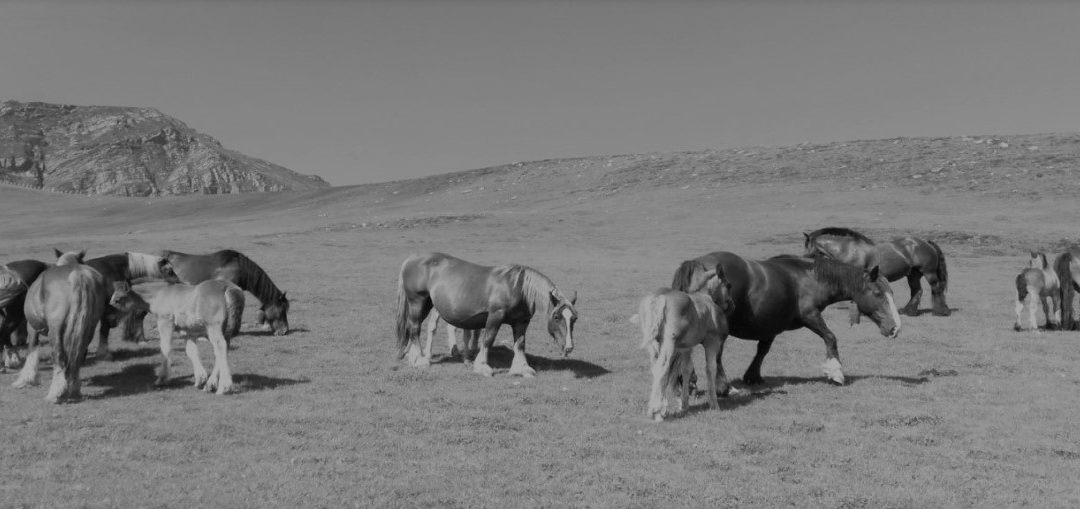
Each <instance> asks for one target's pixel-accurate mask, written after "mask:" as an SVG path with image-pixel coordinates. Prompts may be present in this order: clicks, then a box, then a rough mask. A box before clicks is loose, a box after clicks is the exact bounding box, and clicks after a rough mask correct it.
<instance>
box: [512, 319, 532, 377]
mask: <svg viewBox="0 0 1080 509" xmlns="http://www.w3.org/2000/svg"><path fill="white" fill-rule="evenodd" d="M528 326H529V325H528V324H524V325H522V324H515V325H513V326H512V327H511V328H512V329H513V331H514V360H513V361H512V362H511V363H510V375H511V376H513V375H521V376H523V377H525V378H532V377H534V376H536V370H535V369H533V368H531V367H529V362H528V359H526V358H525V329H527V328H528Z"/></svg>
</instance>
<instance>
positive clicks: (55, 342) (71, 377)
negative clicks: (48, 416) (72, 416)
mask: <svg viewBox="0 0 1080 509" xmlns="http://www.w3.org/2000/svg"><path fill="white" fill-rule="evenodd" d="M84 256H85V252H79V253H66V254H63V255H61V256H60V257H59V259H58V260H57V261H56V265H55V266H52V267H49V268H47V269H45V271H44V272H42V273H41V275H40V276H39V277H38V278H37V280H35V281H34V283H33V284H31V285H30V289H29V290H27V292H26V305H25V307H24V312H25V314H26V321H27V325H28V326H29V332H30V334H29V347H30V353H29V354H28V355H27V357H26V362H25V363H24V364H23V368H22V371H21V372H20V373H19V377H18V379H16V380H15V383H14V384H12V385H14V386H15V387H25V386H27V385H37V384H38V362H39V355H40V354H39V351H38V350H39V348H38V343H39V339H40V337H39V336H40V335H41V334H49V335H51V336H52V351H53V378H52V385H51V387H50V388H49V393H48V395H47V396H45V399H46V400H48V401H51V402H53V403H59V402H60V400H61V399H64V398H69V399H78V398H79V397H80V392H79V389H80V387H79V385H80V384H79V368H80V367H82V364H83V362H84V361H85V360H86V348H87V346H88V345H89V344H90V341H91V340H93V339H94V329H95V328H96V327H97V324H98V321H100V320H101V317H102V315H104V313H105V306H106V305H107V301H108V295H107V293H106V292H107V290H106V287H105V277H104V276H102V275H101V274H100V273H98V271H96V270H94V268H93V267H90V266H88V265H83V264H82V261H83V257H84Z"/></svg>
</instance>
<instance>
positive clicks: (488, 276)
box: [397, 253, 577, 377]
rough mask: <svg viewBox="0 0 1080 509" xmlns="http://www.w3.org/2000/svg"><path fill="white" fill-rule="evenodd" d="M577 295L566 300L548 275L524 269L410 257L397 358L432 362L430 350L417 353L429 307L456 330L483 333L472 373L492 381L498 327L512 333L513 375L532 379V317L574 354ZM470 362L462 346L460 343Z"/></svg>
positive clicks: (401, 283)
mask: <svg viewBox="0 0 1080 509" xmlns="http://www.w3.org/2000/svg"><path fill="white" fill-rule="evenodd" d="M576 300H577V293H576V292H575V293H574V296H573V297H571V298H569V299H568V298H566V296H565V295H563V293H562V292H561V291H559V290H558V288H556V287H555V283H553V282H552V281H551V280H550V279H548V277H547V276H545V275H543V274H541V273H540V272H539V271H537V270H536V269H532V268H529V267H525V266H523V265H502V266H499V267H485V266H482V265H475V264H472V263H469V262H467V261H464V260H461V259H459V258H454V257H453V256H450V255H447V254H443V253H428V254H423V255H411V256H409V257H408V258H406V259H405V262H404V263H402V264H401V273H400V274H399V276H398V309H397V313H398V315H397V336H398V351H399V354H398V357H399V358H404V357H405V356H406V355H408V360H409V363H410V364H412V365H413V366H427V365H428V364H430V363H431V357H430V354H431V352H430V350H429V351H427V352H426V353H425V352H424V351H423V349H421V348H420V344H419V343H420V324H421V323H423V321H424V318H425V317H426V316H427V315H428V312H429V311H431V309H432V307H434V308H435V309H436V310H438V311H439V315H440V316H442V319H443V320H445V321H446V323H448V324H450V325H453V326H454V327H457V328H459V329H483V332H482V333H481V339H482V341H480V352H479V353H478V354H477V356H476V360H475V361H474V362H473V371H475V372H476V373H479V374H482V375H484V376H491V374H492V370H491V366H489V365H488V349H490V348H491V346H492V344H493V343H494V341H495V335H496V334H498V332H499V327H501V326H502V325H503V324H508V325H510V327H511V328H512V329H513V332H514V360H513V361H512V363H511V365H510V374H511V375H521V376H525V377H532V376H535V374H536V371H535V370H533V369H532V368H531V367H529V364H528V362H527V361H526V359H525V330H526V329H527V328H528V327H529V322H530V321H531V320H532V318H533V316H536V315H538V314H539V315H540V316H541V317H543V318H544V319H545V320H547V329H548V333H549V334H551V337H552V338H553V339H554V340H555V344H556V346H557V347H559V348H561V349H562V351H563V353H564V354H565V355H570V352H571V351H572V350H573V349H574V322H575V321H577V311H576V310H575V309H574V304H575V301H576ZM458 347H459V350H460V351H461V352H462V359H463V360H465V362H468V353H467V349H466V348H465V346H464V345H463V344H461V343H459V344H458Z"/></svg>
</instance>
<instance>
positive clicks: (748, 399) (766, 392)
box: [684, 384, 787, 415]
mask: <svg viewBox="0 0 1080 509" xmlns="http://www.w3.org/2000/svg"><path fill="white" fill-rule="evenodd" d="M779 387H781V386H779V385H778V386H776V387H770V386H767V384H766V385H765V386H760V385H759V386H754V387H743V389H744V390H747V391H749V392H748V393H747V394H743V395H741V396H718V397H717V402H718V403H719V404H720V407H719V408H718V410H720V411H726V410H735V409H736V408H741V407H744V406H747V405H750V404H753V403H754V402H755V401H757V400H759V399H763V398H766V397H768V396H772V395H774V394H787V391H785V390H783V389H780V388H779ZM706 390H707V389H706ZM694 395H695V396H697V397H699V398H701V399H702V402H701V403H698V404H696V405H694V404H691V405H689V407H688V408H687V409H686V412H684V413H685V415H693V414H696V413H699V412H708V411H711V409H710V408H709V401H708V399H707V398H706V397H705V391H703V390H698V391H695V392H694Z"/></svg>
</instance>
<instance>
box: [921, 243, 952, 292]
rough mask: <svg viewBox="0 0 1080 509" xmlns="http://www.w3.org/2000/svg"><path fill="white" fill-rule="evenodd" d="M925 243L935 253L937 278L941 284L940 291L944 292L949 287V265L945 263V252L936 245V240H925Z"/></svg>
mask: <svg viewBox="0 0 1080 509" xmlns="http://www.w3.org/2000/svg"><path fill="white" fill-rule="evenodd" d="M926 243H927V244H930V247H932V248H934V252H935V253H936V254H937V279H938V284H940V285H941V293H945V290H947V289H948V288H949V267H948V266H947V265H946V264H945V253H944V252H943V251H942V250H941V246H939V245H937V242H934V241H932V240H927V241H926Z"/></svg>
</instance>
